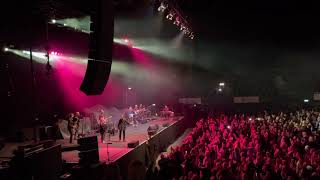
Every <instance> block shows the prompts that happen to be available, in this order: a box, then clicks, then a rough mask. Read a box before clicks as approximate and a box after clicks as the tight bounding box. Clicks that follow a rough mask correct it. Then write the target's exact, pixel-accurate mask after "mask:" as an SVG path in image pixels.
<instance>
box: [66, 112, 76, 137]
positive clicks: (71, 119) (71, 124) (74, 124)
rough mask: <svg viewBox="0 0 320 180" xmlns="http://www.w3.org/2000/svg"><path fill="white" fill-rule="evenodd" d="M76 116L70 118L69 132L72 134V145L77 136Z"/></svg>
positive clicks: (72, 115)
mask: <svg viewBox="0 0 320 180" xmlns="http://www.w3.org/2000/svg"><path fill="white" fill-rule="evenodd" d="M74 117H75V116H74V114H73V113H71V114H70V115H69V117H68V131H69V133H70V139H69V142H70V143H72V140H73V138H74V136H75V128H76V122H75V121H74V120H75V119H74Z"/></svg>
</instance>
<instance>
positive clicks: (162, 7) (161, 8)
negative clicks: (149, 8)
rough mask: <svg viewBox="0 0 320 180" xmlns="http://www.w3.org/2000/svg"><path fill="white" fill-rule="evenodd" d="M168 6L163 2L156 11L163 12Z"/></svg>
mask: <svg viewBox="0 0 320 180" xmlns="http://www.w3.org/2000/svg"><path fill="white" fill-rule="evenodd" d="M167 7H168V5H167V4H164V2H162V3H161V5H160V7H159V8H158V11H161V12H164V10H165V9H167Z"/></svg>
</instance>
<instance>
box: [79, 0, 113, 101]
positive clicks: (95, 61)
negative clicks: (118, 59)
mask: <svg viewBox="0 0 320 180" xmlns="http://www.w3.org/2000/svg"><path fill="white" fill-rule="evenodd" d="M94 2H95V3H94V5H93V6H94V7H93V10H92V11H91V14H90V21H91V23H90V35H89V55H88V57H89V60H88V65H87V70H86V74H85V76H84V79H83V81H82V84H81V86H80V90H81V91H82V92H84V93H85V94H87V95H99V94H102V93H103V91H104V88H105V86H106V84H107V82H108V79H109V75H110V71H111V64H112V50H113V33H114V30H113V28H114V9H113V1H106V0H96V1H94Z"/></svg>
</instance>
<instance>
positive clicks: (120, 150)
mask: <svg viewBox="0 0 320 180" xmlns="http://www.w3.org/2000/svg"><path fill="white" fill-rule="evenodd" d="M182 118H183V117H172V118H157V119H155V120H153V121H150V122H148V123H145V124H139V125H138V126H137V127H133V126H129V127H127V130H126V141H125V142H123V141H119V134H118V133H116V134H115V135H114V136H111V138H110V141H108V142H109V143H111V144H108V147H107V144H106V143H105V144H104V143H101V141H100V137H98V141H99V156H100V161H101V162H106V163H112V162H115V161H117V160H118V159H120V158H121V157H122V156H124V155H126V154H128V153H130V152H131V151H133V150H134V149H135V148H128V143H129V142H131V141H136V140H138V141H139V146H140V145H142V144H144V143H145V142H146V141H147V140H148V138H149V136H148V133H147V129H148V127H149V126H152V125H158V126H159V130H158V132H157V133H156V134H155V135H154V136H152V138H151V139H153V138H156V137H157V136H158V135H159V134H161V133H163V134H166V133H167V131H168V130H169V129H170V127H171V128H172V127H175V126H176V125H177V123H178V122H179V121H180V120H182ZM166 123H167V124H168V126H167V127H163V124H166ZM107 139H108V136H107V135H106V140H107ZM167 139H168V140H171V138H167ZM58 142H59V143H61V146H62V149H67V148H72V147H73V146H76V143H75V144H70V143H69V142H68V140H67V139H64V140H60V141H58ZM168 143H169V142H168ZM137 147H138V146H137ZM137 147H136V148H137ZM78 152H79V151H78V150H73V151H66V152H62V159H63V160H65V161H66V162H68V163H76V162H78V161H79V157H78ZM108 152H109V158H108Z"/></svg>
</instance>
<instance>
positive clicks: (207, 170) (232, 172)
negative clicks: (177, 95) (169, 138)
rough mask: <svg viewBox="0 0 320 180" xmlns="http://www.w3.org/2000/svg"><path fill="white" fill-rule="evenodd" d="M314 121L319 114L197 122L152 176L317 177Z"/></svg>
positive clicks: (319, 140)
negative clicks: (155, 174)
mask: <svg viewBox="0 0 320 180" xmlns="http://www.w3.org/2000/svg"><path fill="white" fill-rule="evenodd" d="M212 114H213V113H212ZM319 122H320V113H319V112H317V111H315V110H304V109H301V110H298V111H296V112H291V113H284V112H280V113H278V114H275V113H268V112H266V111H265V112H264V113H260V116H259V117H257V118H255V117H251V116H246V115H240V114H237V115H233V116H226V115H221V116H215V117H214V118H213V117H211V118H208V119H201V120H199V121H198V122H197V123H196V125H195V127H194V128H193V129H192V131H191V133H190V134H189V135H188V136H187V137H186V138H185V139H184V141H183V143H182V145H181V146H178V147H176V148H172V149H171V152H170V153H169V154H168V155H167V156H164V155H161V158H160V160H159V162H158V164H159V167H160V170H159V173H158V174H157V177H158V179H170V180H171V179H182V180H185V179H188V180H189V179H200V180H206V179H208V180H209V179H210V180H211V179H214V180H215V179H257V180H260V179H261V180H269V179H270V180H271V179H272V180H273V179H320V127H319ZM171 169H174V172H172V171H171ZM179 169H181V173H179V172H178V171H179Z"/></svg>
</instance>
